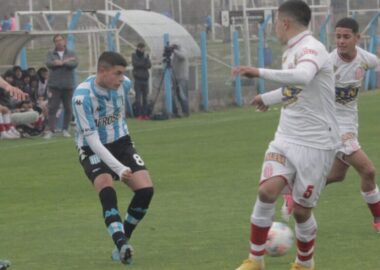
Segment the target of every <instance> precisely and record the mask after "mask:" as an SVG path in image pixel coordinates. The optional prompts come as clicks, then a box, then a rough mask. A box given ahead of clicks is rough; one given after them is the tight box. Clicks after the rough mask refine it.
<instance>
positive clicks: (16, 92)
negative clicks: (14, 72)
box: [0, 77, 28, 100]
mask: <svg viewBox="0 0 380 270" xmlns="http://www.w3.org/2000/svg"><path fill="white" fill-rule="evenodd" d="M0 87H1V88H3V89H4V90H5V91H6V92H8V93H9V94H10V95H11V96H12V97H14V98H16V99H18V100H25V99H26V98H27V97H28V94H27V93H24V92H23V91H22V90H20V89H18V88H17V87H14V86H12V85H10V84H9V83H7V82H6V81H5V80H4V79H3V78H2V77H0Z"/></svg>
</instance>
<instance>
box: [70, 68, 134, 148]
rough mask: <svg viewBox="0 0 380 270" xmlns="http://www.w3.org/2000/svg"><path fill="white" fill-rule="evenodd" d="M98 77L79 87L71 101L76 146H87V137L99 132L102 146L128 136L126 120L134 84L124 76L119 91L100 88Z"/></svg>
mask: <svg viewBox="0 0 380 270" xmlns="http://www.w3.org/2000/svg"><path fill="white" fill-rule="evenodd" d="M95 80H96V76H95V75H93V76H90V77H88V78H87V79H86V80H85V81H84V82H82V83H81V84H79V85H78V87H77V88H76V89H75V91H74V95H73V98H72V107H73V113H74V116H75V123H76V136H75V142H76V144H77V147H78V148H80V147H82V146H88V143H87V141H86V136H88V135H91V134H93V133H94V132H98V134H99V138H100V141H101V143H102V144H106V143H112V142H114V141H116V140H118V139H119V138H121V137H123V136H126V135H128V134H129V132H128V126H127V122H126V119H125V104H126V99H127V98H128V92H129V90H130V88H131V81H130V80H129V79H128V78H127V77H126V76H124V82H123V83H122V84H121V85H120V87H119V88H118V89H115V90H113V89H112V90H110V89H103V88H100V87H99V86H98V85H96V84H95Z"/></svg>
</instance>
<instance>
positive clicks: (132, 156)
mask: <svg viewBox="0 0 380 270" xmlns="http://www.w3.org/2000/svg"><path fill="white" fill-rule="evenodd" d="M104 146H105V147H106V148H107V149H108V150H109V151H110V152H111V154H112V155H113V156H114V157H115V158H116V159H117V160H118V161H120V162H121V163H122V164H124V165H125V166H128V167H129V168H131V170H132V172H133V173H134V172H137V171H141V170H146V167H145V163H144V161H143V160H142V158H141V157H140V156H139V155H138V154H137V151H136V149H135V148H134V146H133V143H132V141H131V137H130V136H128V135H127V136H124V137H122V138H120V139H118V140H117V141H114V142H112V143H109V144H105V145H104ZM79 162H80V164H81V165H82V167H83V169H84V172H85V173H86V175H87V177H88V178H89V179H90V180H91V182H94V180H95V178H96V177H97V176H98V175H100V174H103V173H108V174H110V175H111V176H112V178H113V179H114V180H119V176H118V175H117V174H116V173H115V172H114V171H112V170H111V169H110V168H109V167H108V166H107V165H106V164H105V163H104V162H103V161H101V160H100V158H99V157H98V156H97V155H95V154H94V152H93V151H92V150H91V149H90V147H88V146H83V147H82V148H81V149H79Z"/></svg>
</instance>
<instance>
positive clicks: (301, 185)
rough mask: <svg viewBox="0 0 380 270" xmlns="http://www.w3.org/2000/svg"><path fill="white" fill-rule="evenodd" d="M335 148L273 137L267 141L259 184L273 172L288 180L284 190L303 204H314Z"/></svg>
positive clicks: (333, 157) (332, 159) (324, 182)
mask: <svg viewBox="0 0 380 270" xmlns="http://www.w3.org/2000/svg"><path fill="white" fill-rule="evenodd" d="M335 154H336V150H321V149H316V148H312V147H308V146H302V145H297V144H292V143H288V142H284V141H278V140H274V141H272V142H271V143H270V144H269V147H268V150H267V151H266V153H265V159H264V163H263V167H262V171H261V178H260V184H262V183H263V182H264V181H265V180H267V179H269V178H272V177H274V176H281V177H282V178H283V179H284V180H285V181H286V183H287V186H286V187H285V188H284V190H283V192H284V193H289V192H291V193H292V195H293V200H294V201H295V202H296V203H298V204H300V205H302V206H304V207H315V206H316V205H317V202H318V199H319V196H320V194H321V192H322V190H323V188H324V187H325V184H326V178H327V175H328V173H329V172H330V169H331V166H332V164H333V161H334V159H335Z"/></svg>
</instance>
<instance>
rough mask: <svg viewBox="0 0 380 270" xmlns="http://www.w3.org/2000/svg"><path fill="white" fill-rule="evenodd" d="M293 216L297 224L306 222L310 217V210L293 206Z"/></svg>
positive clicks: (296, 205)
mask: <svg viewBox="0 0 380 270" xmlns="http://www.w3.org/2000/svg"><path fill="white" fill-rule="evenodd" d="M293 216H294V219H295V220H296V221H297V223H303V222H306V221H307V220H308V219H309V218H310V216H311V209H310V208H305V207H302V206H300V205H298V204H296V203H295V204H294V209H293Z"/></svg>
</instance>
